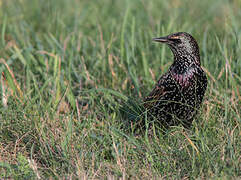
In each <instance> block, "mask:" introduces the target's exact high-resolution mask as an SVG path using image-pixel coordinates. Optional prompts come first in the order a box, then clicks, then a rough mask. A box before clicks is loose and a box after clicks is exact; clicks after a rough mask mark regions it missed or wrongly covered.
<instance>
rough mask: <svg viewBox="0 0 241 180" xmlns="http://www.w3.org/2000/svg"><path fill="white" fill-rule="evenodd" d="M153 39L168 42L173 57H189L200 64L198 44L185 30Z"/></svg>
mask: <svg viewBox="0 0 241 180" xmlns="http://www.w3.org/2000/svg"><path fill="white" fill-rule="evenodd" d="M153 41H156V42H161V43H166V44H168V46H169V47H170V48H171V50H172V52H173V54H174V57H175V58H179V59H182V58H184V59H187V58H189V59H190V60H191V59H192V60H194V61H196V62H197V63H198V64H200V60H199V59H200V55H199V48H198V44H197V42H196V40H195V39H194V38H193V37H192V36H191V35H190V34H188V33H186V32H178V33H174V34H170V35H168V36H165V37H159V38H153Z"/></svg>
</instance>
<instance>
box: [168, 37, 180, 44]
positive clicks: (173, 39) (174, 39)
mask: <svg viewBox="0 0 241 180" xmlns="http://www.w3.org/2000/svg"><path fill="white" fill-rule="evenodd" d="M170 41H172V42H173V43H176V44H179V43H181V40H180V39H176V38H171V39H170Z"/></svg>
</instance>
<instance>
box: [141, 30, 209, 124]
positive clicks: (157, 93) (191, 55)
mask: <svg viewBox="0 0 241 180" xmlns="http://www.w3.org/2000/svg"><path fill="white" fill-rule="evenodd" d="M153 41H155V42H160V43H164V44H167V45H168V46H169V48H170V49H171V51H172V53H173V56H174V57H173V63H172V65H171V66H170V67H169V69H168V71H167V72H166V73H165V74H163V75H162V76H161V77H160V79H159V80H158V81H157V83H156V85H155V87H154V88H153V90H152V91H151V92H150V93H149V95H147V96H146V97H145V98H144V102H143V105H144V108H145V110H146V112H147V116H148V117H149V118H151V119H153V120H154V122H157V123H158V124H160V125H162V126H163V127H165V128H168V127H170V126H176V125H179V124H182V125H183V126H184V127H187V128H189V127H190V126H191V125H192V121H193V119H194V117H195V116H196V114H197V112H198V110H199V108H200V106H201V104H202V102H203V98H204V95H205V91H206V88H207V83H208V80H207V76H206V73H205V72H204V70H203V69H202V67H201V63H200V53H199V47H198V43H197V41H196V40H195V39H194V38H193V37H192V35H190V34H189V33H187V32H177V33H173V34H170V35H167V36H165V37H158V38H153Z"/></svg>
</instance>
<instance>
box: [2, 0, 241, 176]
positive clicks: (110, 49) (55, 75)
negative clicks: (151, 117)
mask: <svg viewBox="0 0 241 180" xmlns="http://www.w3.org/2000/svg"><path fill="white" fill-rule="evenodd" d="M240 19H241V1H240V0H232V1H231V0H230V1H228V0H219V1H210V0H202V1H188V0H173V1H164V0H163V1H158V0H123V1H114V0H102V1H98V0H92V1H90V0H89V1H88V0H79V1H77V0H51V1H44V0H7V1H6V0H5V1H4V0H0V72H1V83H0V86H1V91H0V93H1V94H0V96H1V103H0V179H2V178H12V179H46V178H50V177H52V179H104V178H105V179H120V178H121V179H161V178H166V179H186V178H188V179H189V178H190V179H193V178H194V179H196V178H200V179H238V178H241V21H240ZM177 31H185V32H189V33H191V34H192V35H193V36H194V37H195V38H196V39H197V41H198V43H199V46H200V53H201V63H202V66H203V68H204V69H205V71H206V73H207V75H208V80H209V83H208V89H207V92H206V96H205V100H204V104H203V106H202V108H201V110H200V113H199V115H198V117H197V118H196V119H195V121H194V122H193V126H192V128H191V129H190V130H186V129H184V128H183V127H181V126H178V127H172V128H170V129H169V130H167V131H166V132H163V130H162V129H158V128H156V129H153V130H152V132H148V131H145V132H144V133H142V134H136V133H135V132H133V131H127V130H126V129H125V128H126V126H123V124H124V123H123V122H126V121H127V118H126V117H124V116H123V115H122V113H121V112H120V111H119V109H120V108H122V107H123V106H124V105H125V104H127V106H128V102H127V99H128V98H132V99H133V100H136V101H137V102H138V101H139V102H141V99H142V98H143V97H145V96H146V95H147V94H148V92H150V91H151V89H152V88H153V86H154V84H155V82H156V80H157V79H158V78H159V77H160V76H161V74H163V73H164V72H166V71H167V69H168V67H169V66H170V64H171V63H172V58H173V57H172V54H171V51H170V49H169V48H168V47H166V46H165V45H161V44H157V43H153V42H152V40H151V39H152V38H153V37H156V36H157V37H158V36H163V35H168V34H170V33H173V32H177Z"/></svg>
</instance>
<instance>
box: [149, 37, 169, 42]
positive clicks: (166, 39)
mask: <svg viewBox="0 0 241 180" xmlns="http://www.w3.org/2000/svg"><path fill="white" fill-rule="evenodd" d="M152 40H153V41H156V42H161V43H166V42H168V38H167V37H159V38H153V39H152Z"/></svg>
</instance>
